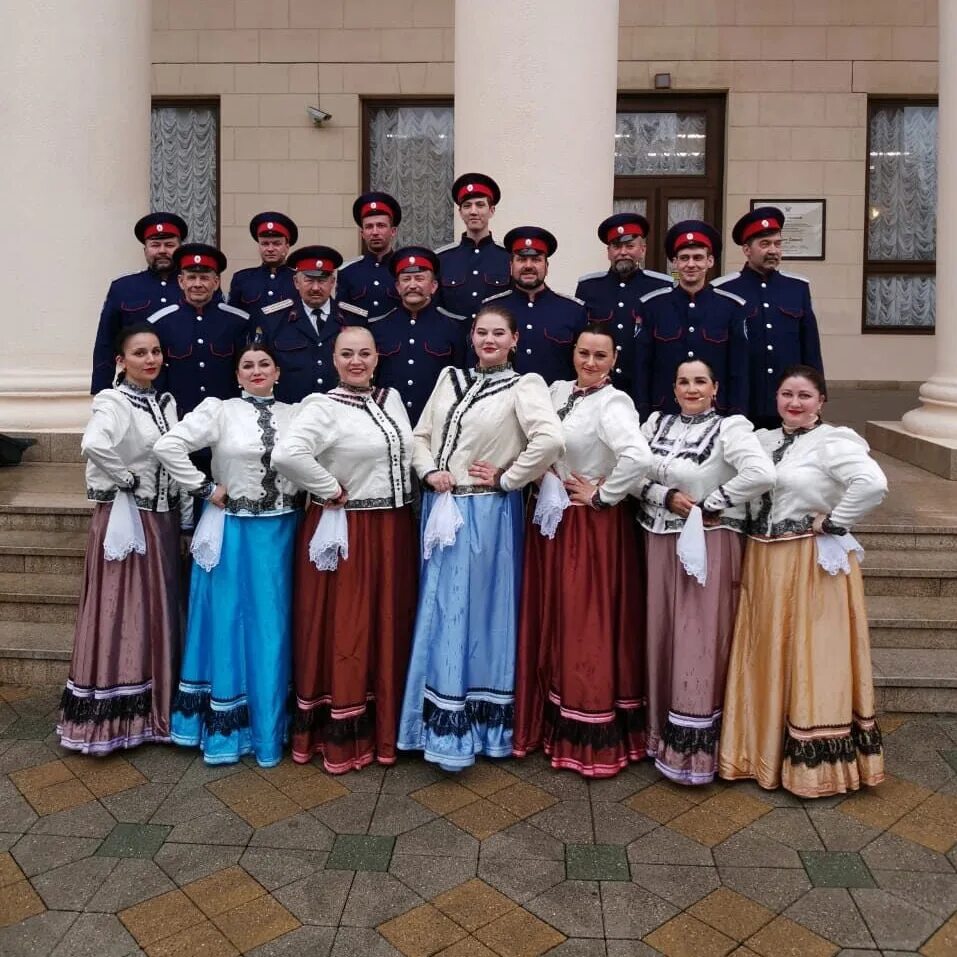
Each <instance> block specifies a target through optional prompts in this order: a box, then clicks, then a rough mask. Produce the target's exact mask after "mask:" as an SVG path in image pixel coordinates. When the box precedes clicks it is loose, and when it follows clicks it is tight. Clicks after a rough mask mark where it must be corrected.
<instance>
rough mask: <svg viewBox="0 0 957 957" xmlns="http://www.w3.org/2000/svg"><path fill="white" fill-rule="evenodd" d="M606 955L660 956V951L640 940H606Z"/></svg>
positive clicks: (622, 956)
mask: <svg viewBox="0 0 957 957" xmlns="http://www.w3.org/2000/svg"><path fill="white" fill-rule="evenodd" d="M605 946H606V947H607V948H608V957H660V955H661V951H660V950H655V949H654V947H649V946H648V945H647V944H643V943H642V942H641V941H640V940H608V941H605Z"/></svg>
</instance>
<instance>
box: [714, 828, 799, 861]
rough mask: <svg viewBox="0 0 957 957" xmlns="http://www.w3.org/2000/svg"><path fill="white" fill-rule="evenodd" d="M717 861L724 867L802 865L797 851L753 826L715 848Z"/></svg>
mask: <svg viewBox="0 0 957 957" xmlns="http://www.w3.org/2000/svg"><path fill="white" fill-rule="evenodd" d="M713 853H714V860H715V863H716V864H718V865H719V866H724V867H801V866H803V865H802V864H801V858H800V856H799V855H798V853H797V851H795V850H793V849H792V848H790V847H786V846H785V845H784V844H781V843H780V842H778V841H775V840H773V839H772V838H770V837H766V836H765V835H764V834H759V833H757V832H756V831H754V829H753V828H750V827H748V828H745V829H743V830H740V831H738V832H737V833H736V834H734V835H733V836H732V837H730V838H728V840H726V841H724V842H723V843H722V844H719V845H718V846H717V847H715V848H714V850H713Z"/></svg>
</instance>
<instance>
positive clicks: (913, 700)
mask: <svg viewBox="0 0 957 957" xmlns="http://www.w3.org/2000/svg"><path fill="white" fill-rule="evenodd" d="M872 660H873V664H874V688H875V691H876V693H877V707H878V711H879V712H880V711H921V712H942V713H949V714H953V713H957V649H953V648H946V649H942V648H936V649H926V648H919V649H918V648H875V649H874V650H873V652H872Z"/></svg>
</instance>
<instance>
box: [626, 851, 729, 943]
mask: <svg viewBox="0 0 957 957" xmlns="http://www.w3.org/2000/svg"><path fill="white" fill-rule="evenodd" d="M631 879H632V880H633V881H634V882H635V883H636V884H640V885H641V886H642V887H644V888H645V889H646V890H649V891H651V892H652V893H654V894H657V895H658V896H659V897H663V898H664V899H665V900H666V901H668V902H669V903H671V904H674V905H675V907H678V908H681V909H682V910H684V909H685V908H687V907H690V906H691V905H692V904H693V903H695V901H698V900H701V898H702V897H705V896H706V895H708V894H710V893H711V892H712V891H713V890H715V889H716V888H717V887H720V885H721V878H720V877H718V871H717V868H715V867H704V866H700V867H690V866H684V865H680V864H632V865H631ZM719 929H720V928H719Z"/></svg>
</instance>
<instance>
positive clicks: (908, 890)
mask: <svg viewBox="0 0 957 957" xmlns="http://www.w3.org/2000/svg"><path fill="white" fill-rule="evenodd" d="M871 873H872V874H873V875H874V880H875V881H877V886H878V887H880V888H881V889H882V890H885V891H890V893H892V894H893V895H894V896H895V897H900V898H902V899H903V900H905V901H907V902H908V903H910V904H914V905H916V906H917V907H922V908H923V909H924V910H928V911H930V912H931V913H932V914H937V915H939V916H940V917H950V915H951V914H955V913H957V874H937V873H930V872H928V871H880V870H873V869H872V871H871Z"/></svg>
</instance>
